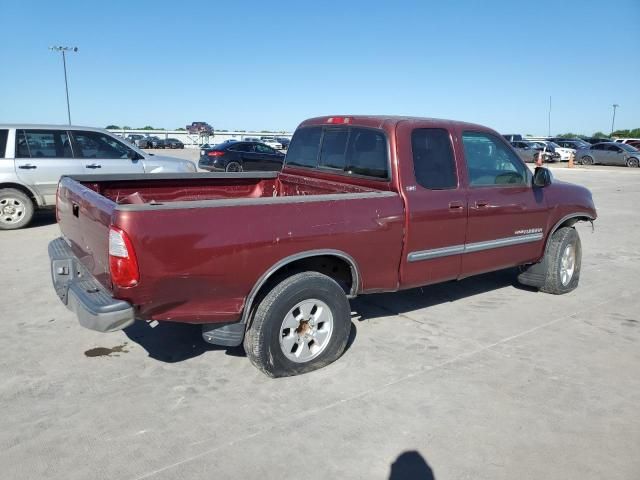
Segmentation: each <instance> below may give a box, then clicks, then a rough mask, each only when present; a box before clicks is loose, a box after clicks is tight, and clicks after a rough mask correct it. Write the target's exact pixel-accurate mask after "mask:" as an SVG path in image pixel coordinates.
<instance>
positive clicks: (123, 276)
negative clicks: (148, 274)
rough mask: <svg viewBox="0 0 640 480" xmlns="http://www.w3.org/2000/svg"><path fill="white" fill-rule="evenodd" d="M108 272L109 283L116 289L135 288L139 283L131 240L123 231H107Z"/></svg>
mask: <svg viewBox="0 0 640 480" xmlns="http://www.w3.org/2000/svg"><path fill="white" fill-rule="evenodd" d="M109 271H110V272H111V281H112V282H113V284H114V285H115V286H117V287H121V288H127V287H135V286H136V285H137V284H138V282H139V281H140V272H139V271H138V260H137V259H136V252H135V251H134V250H133V245H132V244H131V240H130V239H129V237H128V236H127V234H126V233H125V231H124V230H120V229H119V228H117V227H111V228H110V229H109Z"/></svg>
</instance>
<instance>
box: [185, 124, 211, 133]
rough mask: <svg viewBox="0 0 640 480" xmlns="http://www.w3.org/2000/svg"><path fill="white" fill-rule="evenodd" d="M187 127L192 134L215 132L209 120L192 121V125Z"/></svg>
mask: <svg viewBox="0 0 640 480" xmlns="http://www.w3.org/2000/svg"><path fill="white" fill-rule="evenodd" d="M185 128H186V129H187V132H189V133H191V134H207V135H211V134H212V133H213V127H212V126H211V125H209V124H208V123H207V122H191V125H187V126H186V127H185Z"/></svg>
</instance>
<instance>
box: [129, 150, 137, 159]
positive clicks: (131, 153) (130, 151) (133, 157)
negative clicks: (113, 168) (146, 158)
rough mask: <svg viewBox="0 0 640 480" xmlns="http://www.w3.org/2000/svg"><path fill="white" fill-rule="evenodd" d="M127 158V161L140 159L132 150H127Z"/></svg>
mask: <svg viewBox="0 0 640 480" xmlns="http://www.w3.org/2000/svg"><path fill="white" fill-rule="evenodd" d="M127 157H128V158H129V160H138V159H139V158H140V155H138V153H137V152H135V151H133V150H129V151H128V152H127Z"/></svg>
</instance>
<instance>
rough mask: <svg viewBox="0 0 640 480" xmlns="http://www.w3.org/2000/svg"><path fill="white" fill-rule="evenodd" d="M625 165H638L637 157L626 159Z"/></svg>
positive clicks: (632, 166)
mask: <svg viewBox="0 0 640 480" xmlns="http://www.w3.org/2000/svg"><path fill="white" fill-rule="evenodd" d="M627 167H631V168H637V167H638V159H637V158H635V157H631V158H630V159H629V160H627Z"/></svg>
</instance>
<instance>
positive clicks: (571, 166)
mask: <svg viewBox="0 0 640 480" xmlns="http://www.w3.org/2000/svg"><path fill="white" fill-rule="evenodd" d="M575 159H576V154H575V152H571V155H569V164H568V165H567V166H568V167H569V168H573V167H575V164H574V162H575Z"/></svg>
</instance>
